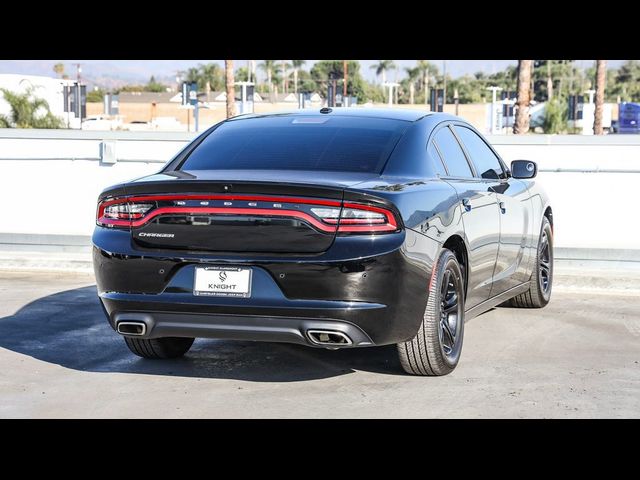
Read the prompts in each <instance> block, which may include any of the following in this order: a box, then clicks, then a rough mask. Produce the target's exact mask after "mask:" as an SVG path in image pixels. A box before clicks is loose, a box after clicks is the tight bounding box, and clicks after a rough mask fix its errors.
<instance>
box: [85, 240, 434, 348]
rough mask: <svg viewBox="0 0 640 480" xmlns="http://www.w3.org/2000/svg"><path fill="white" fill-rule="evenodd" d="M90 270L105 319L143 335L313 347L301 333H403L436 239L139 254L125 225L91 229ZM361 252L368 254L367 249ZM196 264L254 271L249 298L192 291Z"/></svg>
mask: <svg viewBox="0 0 640 480" xmlns="http://www.w3.org/2000/svg"><path fill="white" fill-rule="evenodd" d="M93 242H94V249H93V256H94V269H95V274H96V281H97V285H98V293H99V296H100V300H101V302H102V304H103V306H104V309H105V313H106V314H107V317H108V319H109V322H110V324H111V326H112V327H113V328H114V329H115V328H116V324H117V323H118V322H120V321H124V320H127V321H130V320H136V319H137V320H138V321H143V322H144V323H145V325H146V327H147V328H146V332H145V335H144V337H146V338H156V337H164V336H183V337H208V338H226V339H242V340H258V341H278V342H290V343H299V344H305V345H309V346H318V345H317V344H315V343H314V342H313V341H312V340H311V339H310V338H309V336H308V335H307V331H308V330H323V331H324V330H330V331H338V332H343V333H345V334H346V335H347V336H348V337H349V339H350V340H351V343H350V344H348V345H345V346H350V347H359V346H370V345H385V344H391V343H397V342H401V341H404V340H407V339H409V338H411V337H413V336H414V335H415V333H416V332H417V330H418V328H419V325H420V322H421V320H422V316H423V314H424V309H425V306H426V302H427V284H428V277H429V275H430V273H431V266H432V263H433V261H432V259H433V258H434V257H435V255H436V253H437V249H438V248H439V245H438V244H437V243H436V242H434V241H433V240H431V239H429V238H428V237H425V236H424V235H421V234H418V233H416V232H413V231H411V230H407V232H406V233H405V232H401V233H399V234H393V235H381V236H378V237H375V239H372V238H371V237H359V236H358V237H356V236H353V237H343V238H337V239H336V241H335V242H334V245H333V246H332V247H331V248H330V249H329V250H327V251H326V252H325V253H323V254H320V255H315V256H296V257H293V256H282V255H280V256H271V257H270V256H266V255H260V256H253V257H250V256H248V255H245V254H242V255H241V256H233V255H214V254H197V253H186V252H180V251H166V250H165V251H146V250H145V251H141V250H139V249H138V247H135V246H134V245H133V244H132V243H131V240H130V236H129V234H128V232H126V231H116V230H109V229H105V228H101V227H97V228H96V232H95V233H94V237H93ZM365 252H366V255H364V253H365ZM202 265H208V266H211V265H227V266H231V265H234V266H243V267H251V268H252V269H253V276H252V277H253V279H252V282H253V285H252V296H251V298H233V297H209V296H196V295H193V278H194V269H195V268H196V267H197V266H202Z"/></svg>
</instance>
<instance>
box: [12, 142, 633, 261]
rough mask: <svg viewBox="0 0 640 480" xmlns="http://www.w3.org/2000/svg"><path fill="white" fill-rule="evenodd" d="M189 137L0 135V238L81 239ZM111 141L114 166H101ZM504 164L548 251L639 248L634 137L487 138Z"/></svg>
mask: <svg viewBox="0 0 640 480" xmlns="http://www.w3.org/2000/svg"><path fill="white" fill-rule="evenodd" d="M193 135H194V134H186V133H156V132H149V133H133V132H78V131H71V132H70V131H37V130H0V234H40V235H42V234H57V235H90V234H91V232H92V230H93V227H94V222H95V206H96V205H95V204H96V198H97V196H98V194H99V192H100V191H101V190H102V189H103V188H105V187H107V186H109V185H112V184H115V183H118V182H121V181H125V180H129V179H132V178H135V177H139V176H143V175H146V174H150V173H153V172H156V171H157V170H159V169H160V168H161V167H162V165H163V163H164V162H166V161H167V160H169V159H170V158H171V157H172V156H173V155H174V154H175V153H176V152H177V151H178V150H179V149H180V148H181V147H182V146H183V145H184V144H185V143H186V142H187V141H188V140H189V139H190V138H192V137H193ZM104 140H107V141H115V142H116V159H117V162H116V163H115V164H105V163H103V162H101V160H100V155H101V148H100V144H101V142H102V141H104ZM490 140H491V142H492V143H493V145H495V147H496V149H497V150H498V151H499V152H500V154H501V155H502V156H503V158H504V159H505V161H507V162H510V161H511V160H515V159H520V158H522V159H530V160H534V161H536V162H538V165H539V167H540V170H541V171H540V173H539V176H538V181H539V182H540V183H541V184H542V185H543V186H544V188H545V189H546V190H547V192H548V193H549V195H550V196H551V199H552V206H553V209H554V220H555V225H556V228H555V232H556V245H557V246H558V247H565V248H605V249H640V219H639V218H638V216H637V214H636V211H635V207H636V204H637V202H638V198H637V197H638V196H637V194H636V192H638V191H640V138H636V137H635V136H623V135H611V136H605V137H582V136H544V135H530V136H525V137H520V136H494V137H490Z"/></svg>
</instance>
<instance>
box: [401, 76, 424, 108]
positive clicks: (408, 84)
mask: <svg viewBox="0 0 640 480" xmlns="http://www.w3.org/2000/svg"><path fill="white" fill-rule="evenodd" d="M404 71H405V72H406V74H407V77H406V78H404V79H403V80H402V81H401V82H400V93H399V95H398V97H399V98H398V103H407V100H408V102H409V104H411V105H413V104H414V103H415V95H416V82H418V80H421V79H422V72H421V71H420V67H413V68H411V67H406V68H405V69H404ZM418 88H420V87H418ZM407 90H408V92H409V98H408V99H407V95H406V92H407Z"/></svg>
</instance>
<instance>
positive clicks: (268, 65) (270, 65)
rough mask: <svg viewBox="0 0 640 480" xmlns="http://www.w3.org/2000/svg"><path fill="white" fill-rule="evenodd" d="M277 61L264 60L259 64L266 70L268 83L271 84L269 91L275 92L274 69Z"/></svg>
mask: <svg viewBox="0 0 640 480" xmlns="http://www.w3.org/2000/svg"><path fill="white" fill-rule="evenodd" d="M275 66H276V61H275V60H263V61H262V63H261V64H259V65H258V68H260V69H261V70H264V72H265V73H266V74H267V84H268V85H269V93H273V71H274V70H275Z"/></svg>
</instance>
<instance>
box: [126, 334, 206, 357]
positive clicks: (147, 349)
mask: <svg viewBox="0 0 640 480" xmlns="http://www.w3.org/2000/svg"><path fill="white" fill-rule="evenodd" d="M194 340H195V339H194V338H182V337H164V338H150V339H146V338H136V337H124V341H125V343H126V344H127V347H129V350H131V351H132V352H133V353H135V354H136V355H138V356H139V357H142V358H152V359H165V358H178V357H182V356H183V355H184V354H185V353H187V352H188V351H189V349H190V348H191V345H193V341H194Z"/></svg>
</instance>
